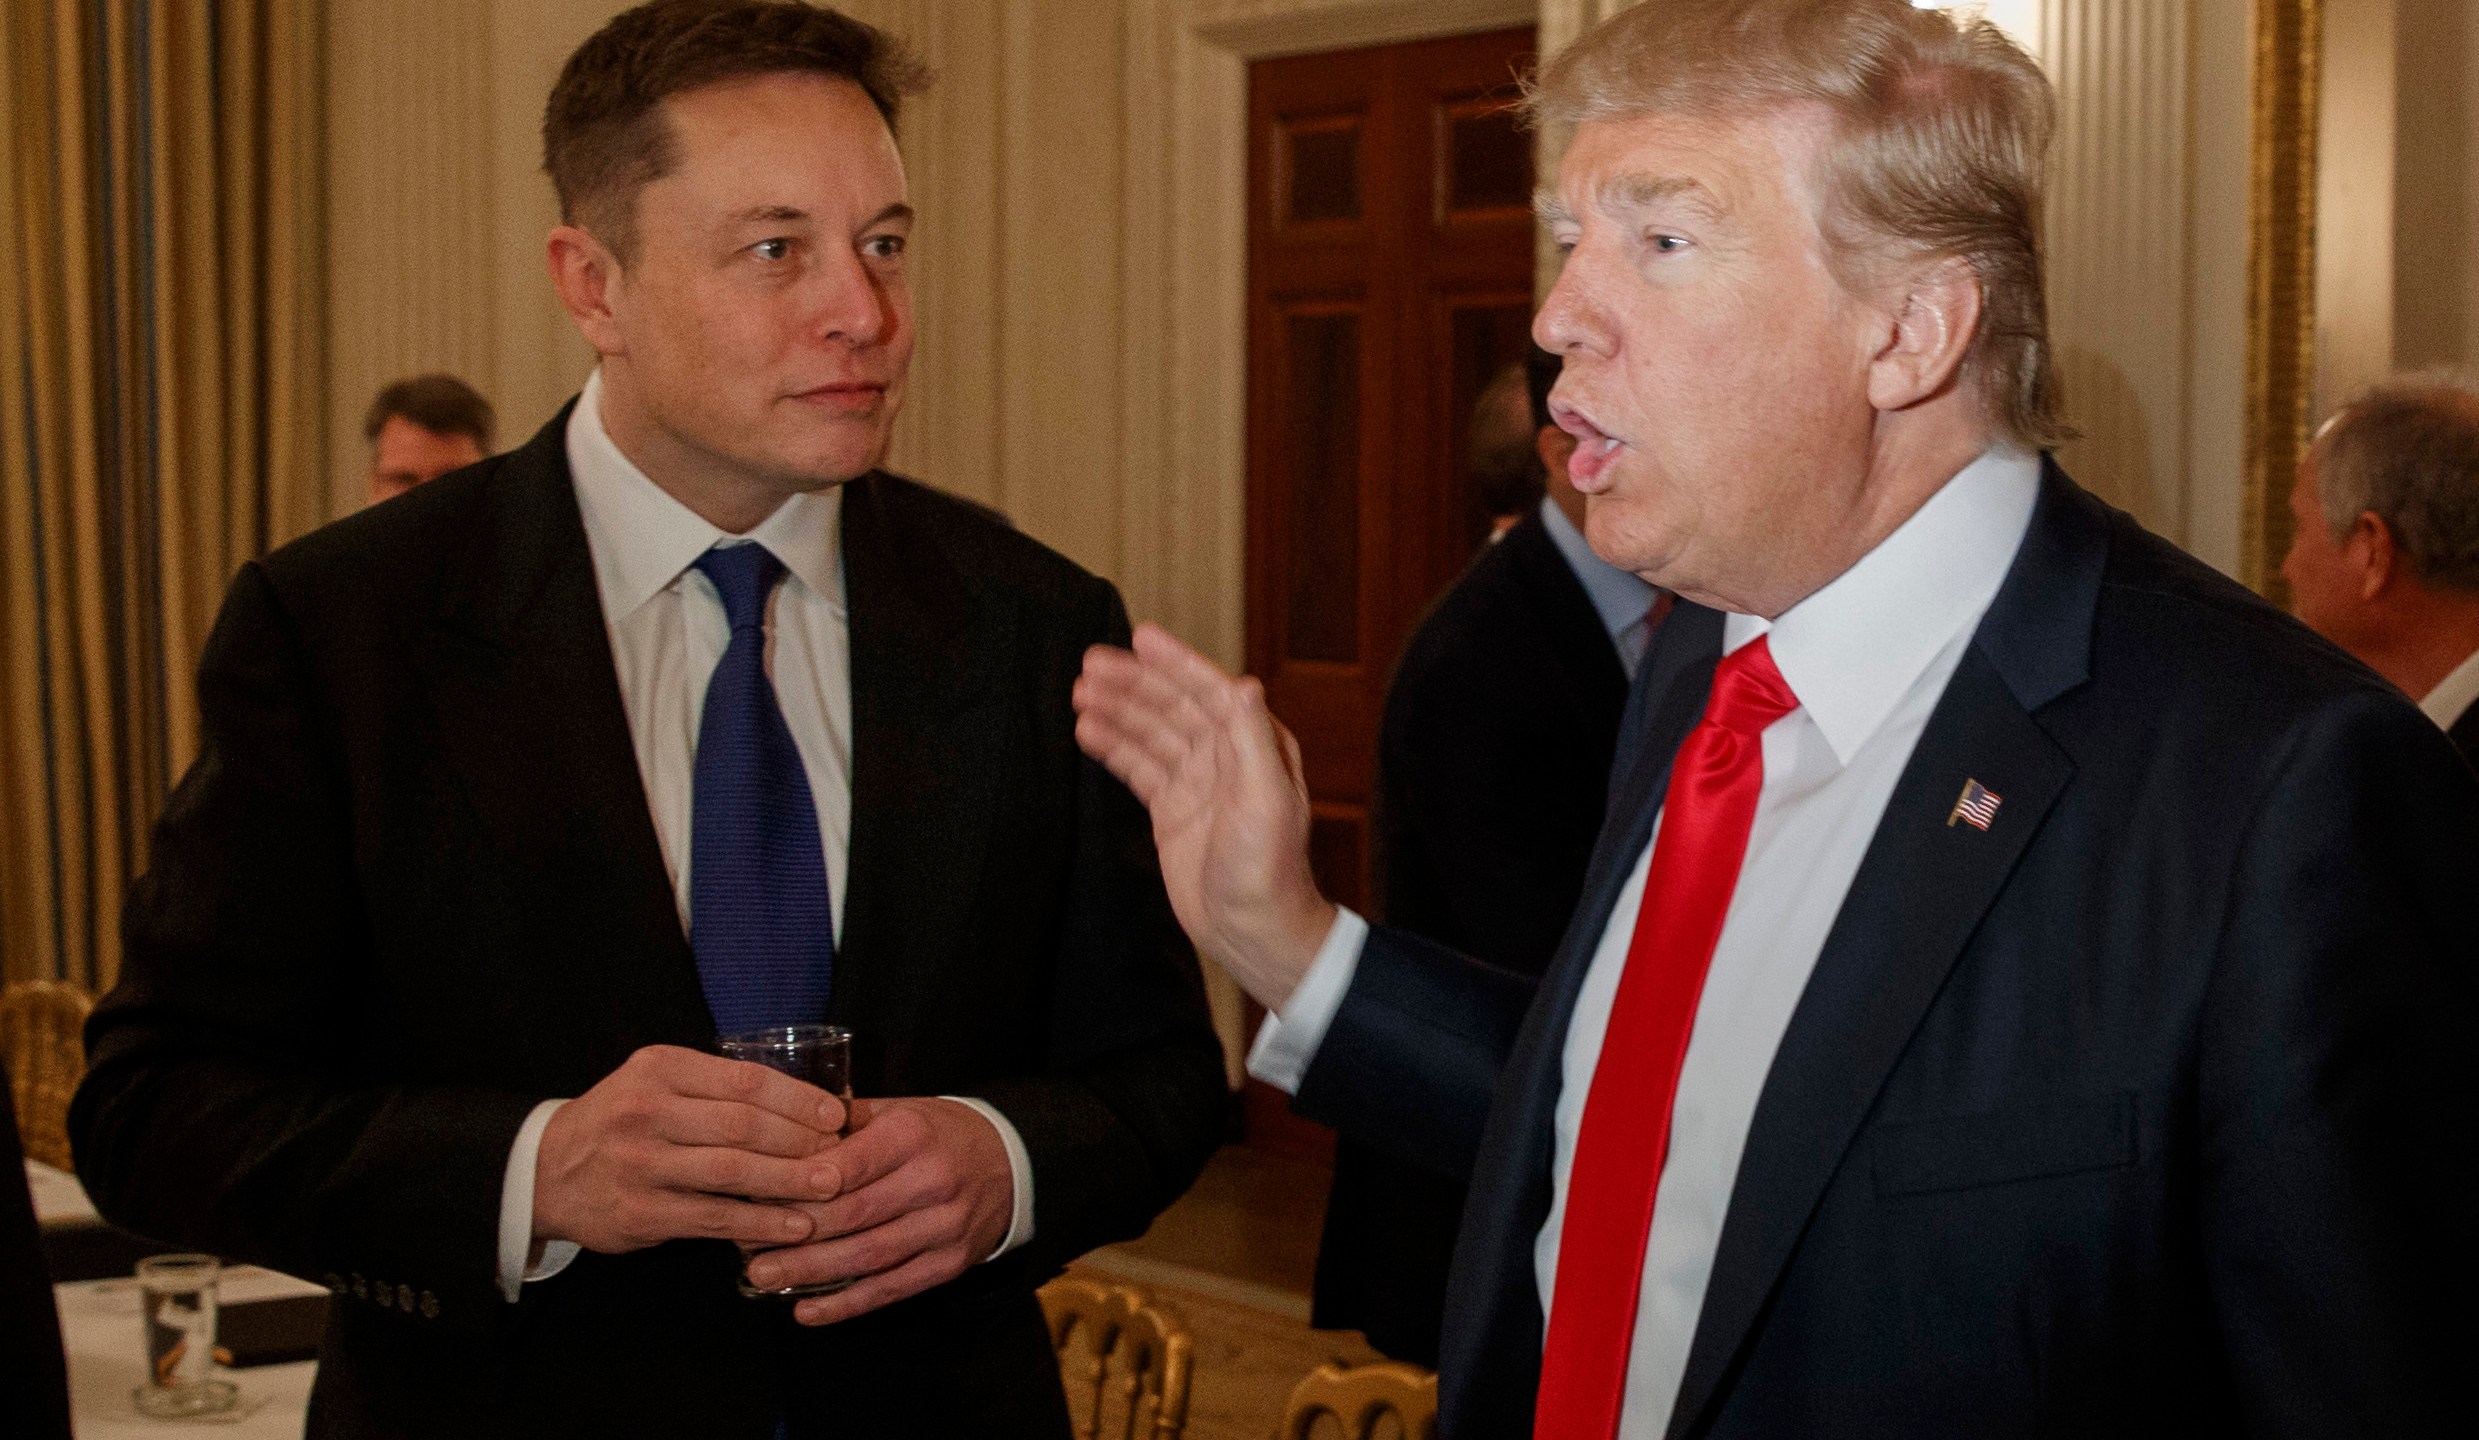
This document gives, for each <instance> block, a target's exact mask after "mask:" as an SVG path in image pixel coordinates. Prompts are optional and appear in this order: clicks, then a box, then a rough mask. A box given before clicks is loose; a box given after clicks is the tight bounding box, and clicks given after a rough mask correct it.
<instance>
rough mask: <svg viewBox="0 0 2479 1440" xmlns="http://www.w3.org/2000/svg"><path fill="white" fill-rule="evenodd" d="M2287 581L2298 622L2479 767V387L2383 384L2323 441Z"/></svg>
mask: <svg viewBox="0 0 2479 1440" xmlns="http://www.w3.org/2000/svg"><path fill="white" fill-rule="evenodd" d="M2290 515H2291V519H2292V522H2293V524H2294V526H2295V529H2294V530H2293V531H2292V533H2291V537H2290V553H2289V558H2288V559H2286V560H2285V561H2283V562H2282V565H2281V573H2282V575H2284V576H2285V577H2287V578H2288V580H2289V582H2290V605H2291V608H2292V609H2293V610H2295V611H2296V612H2297V614H2298V618H2299V619H2301V620H2304V621H2306V622H2307V623H2308V624H2309V625H2311V626H2313V627H2314V628H2315V629H2316V631H2317V633H2319V634H2321V635H2323V636H2324V638H2325V639H2327V640H2330V641H2332V642H2333V643H2334V644H2336V645H2339V646H2340V647H2341V648H2342V649H2344V650H2347V651H2349V652H2350V653H2351V654H2353V655H2355V656H2357V657H2358V658H2359V659H2361V660H2363V661H2365V662H2366V664H2367V667H2368V668H2369V669H2371V670H2373V671H2375V672H2376V673H2377V674H2379V675H2381V676H2383V677H2384V678H2385V679H2387V680H2390V681H2392V682H2393V684H2394V685H2395V686H2396V687H2398V688H2399V689H2400V690H2401V692H2402V693H2403V694H2405V695H2408V696H2410V697H2411V698H2412V699H2414V700H2417V701H2418V702H2419V709H2420V710H2422V711H2423V712H2425V713H2426V715H2427V718H2428V719H2430V720H2433V721H2435V722H2436V723H2437V724H2438V725H2440V726H2442V727H2444V730H2445V733H2446V734H2447V735H2449V736H2451V737H2452V739H2453V743H2454V745H2455V746H2456V747H2457V748H2459V749H2460V750H2461V752H2462V758H2463V759H2465V760H2468V761H2471V762H2472V763H2473V764H2474V765H2479V380H2473V379H2472V378H2471V377H2469V376H2464V375H2452V374H2434V375H2411V376H2404V377H2402V378H2400V379H2396V380H2390V381H2387V382H2385V383H2383V384H2380V385H2376V386H2373V387H2371V388H2370V389H2369V390H2368V391H2367V393H2365V394H2363V395H2361V396H2359V397H2358V398H2356V399H2354V400H2352V401H2351V402H2350V403H2349V404H2347V405H2344V406H2343V407H2341V410H2340V411H2339V412H2338V413H2337V414H2335V415H2334V416H2333V418H2332V419H2330V420H2328V421H2326V422H2325V424H2324V428H2323V430H2322V431H2320V432H2318V433H2317V435H2316V439H2315V444H2314V446H2313V447H2312V448H2311V449H2310V450H2309V451H2308V453H2307V458H2306V460H2305V462H2304V463H2302V464H2301V465H2300V466H2299V467H2298V483H2297V484H2296V485H2295V486H2294V487H2293V488H2292V490H2291V492H2290Z"/></svg>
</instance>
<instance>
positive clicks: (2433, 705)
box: [2419, 650, 2479, 730]
mask: <svg viewBox="0 0 2479 1440" xmlns="http://www.w3.org/2000/svg"><path fill="white" fill-rule="evenodd" d="M2474 703H2479V650H2474V651H2472V652H2471V653H2470V655H2468V656H2467V657H2465V658H2464V659H2463V661H2462V663H2461V664H2459V665H2456V666H2454V667H2453V672H2452V673H2451V674H2449V675H2447V676H2445V678H2444V679H2442V680H2439V681H2437V682H2436V688H2435V689H2433V690H2430V691H2428V692H2427V694H2426V695H2424V696H2422V697H2421V698H2420V700H2419V712H2420V713H2421V714H2423V715H2425V716H2427V718H2428V719H2430V720H2433V721H2435V722H2436V728H2437V729H2439V730H2450V729H2452V728H2453V722H2454V721H2456V720H2459V719H2461V718H2462V712H2463V711H2465V710H2468V709H2469V708H2470V707H2471V706H2472V705H2473V704H2474Z"/></svg>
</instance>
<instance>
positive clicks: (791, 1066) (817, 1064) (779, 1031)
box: [719, 1025, 852, 1300]
mask: <svg viewBox="0 0 2479 1440" xmlns="http://www.w3.org/2000/svg"><path fill="white" fill-rule="evenodd" d="M719 1048H720V1049H721V1050H722V1052H723V1056H724V1058H725V1059H728V1060H748V1061H753V1062H755V1063H756V1064H759V1065H763V1066H765V1067H766V1068H767V1069H769V1070H776V1071H780V1072H782V1073H783V1074H786V1075H789V1076H791V1077H792V1078H793V1079H795V1080H805V1081H807V1082H809V1083H810V1084H812V1085H815V1086H817V1087H818V1088H819V1089H821V1090H824V1091H825V1092H826V1093H828V1094H829V1095H832V1096H834V1097H836V1098H837V1099H839V1100H842V1101H844V1102H845V1103H846V1104H849V1103H851V1100H852V1032H851V1031H849V1030H846V1029H844V1028H843V1027H842V1026H840V1025H771V1026H768V1027H767V1028H766V1029H763V1030H752V1031H749V1032H747V1033H745V1034H740V1035H726V1036H724V1037H723V1038H722V1040H721V1042H720V1046H719ZM851 1128H852V1122H851V1116H850V1114H849V1113H847V1114H846V1115H845V1117H844V1129H843V1131H842V1132H840V1133H850V1131H851ZM775 1248H777V1247H775V1246H771V1245H751V1244H748V1243H746V1242H743V1243H742V1244H741V1247H740V1293H741V1294H743V1295H746V1296H748V1297H749V1298H750V1299H753V1300H760V1299H763V1300H797V1299H799V1298H801V1297H802V1296H804V1295H832V1294H834V1293H835V1292H836V1291H838V1290H842V1289H844V1288H846V1287H847V1286H849V1285H851V1283H852V1281H850V1280H828V1281H824V1282H821V1283H819V1284H815V1285H787V1286H784V1287H783V1288H781V1289H777V1290H765V1289H760V1288H759V1287H757V1286H755V1285H752V1284H750V1283H749V1261H750V1259H751V1258H752V1257H754V1256H757V1255H759V1254H761V1253H763V1252H765V1251H767V1250H771V1249H775Z"/></svg>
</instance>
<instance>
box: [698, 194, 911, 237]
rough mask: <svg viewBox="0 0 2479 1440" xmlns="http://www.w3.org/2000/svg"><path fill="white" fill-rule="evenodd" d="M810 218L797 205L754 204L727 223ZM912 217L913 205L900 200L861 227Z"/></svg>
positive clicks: (752, 223)
mask: <svg viewBox="0 0 2479 1440" xmlns="http://www.w3.org/2000/svg"><path fill="white" fill-rule="evenodd" d="M809 218H810V215H809V212H808V211H806V210H803V209H801V208H800V207H799V206H797V205H753V206H751V207H749V208H748V209H746V210H739V211H735V212H733V213H732V215H731V216H730V217H729V218H728V219H727V221H726V222H725V223H727V224H730V225H766V224H793V223H798V222H800V221H803V220H807V219H809ZM912 218H913V211H912V207H911V206H910V205H907V204H905V203H904V202H902V201H901V200H898V201H897V202H895V203H894V204H892V205H889V206H888V207H887V208H885V209H884V210H881V211H879V212H878V213H877V214H875V215H872V216H870V217H869V218H868V219H867V220H864V221H862V222H861V228H862V229H864V230H870V229H874V228H876V227H878V226H880V225H884V224H886V223H887V222H889V221H891V220H907V221H908V220H910V219H912Z"/></svg>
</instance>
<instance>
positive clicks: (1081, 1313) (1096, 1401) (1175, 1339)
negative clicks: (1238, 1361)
mask: <svg viewBox="0 0 2479 1440" xmlns="http://www.w3.org/2000/svg"><path fill="white" fill-rule="evenodd" d="M1041 1302H1042V1314H1043V1315H1044V1316H1045V1317H1047V1318H1048V1319H1049V1321H1050V1345H1051V1348H1052V1349H1053V1350H1056V1351H1057V1352H1058V1355H1059V1370H1060V1378H1061V1379H1062V1380H1064V1381H1065V1382H1066V1384H1067V1389H1068V1397H1069V1399H1070V1400H1071V1401H1074V1402H1077V1404H1078V1406H1079V1407H1080V1409H1081V1417H1080V1418H1079V1419H1078V1421H1077V1423H1076V1436H1077V1440H1102V1437H1103V1436H1105V1435H1107V1436H1110V1437H1113V1440H1179V1437H1180V1434H1181V1432H1183V1431H1185V1430H1186V1429H1187V1428H1188V1380H1189V1363H1190V1356H1191V1354H1192V1353H1193V1351H1194V1349H1195V1342H1194V1341H1193V1340H1191V1339H1190V1338H1189V1336H1188V1331H1187V1328H1186V1327H1185V1326H1183V1325H1181V1324H1180V1323H1179V1322H1178V1321H1176V1320H1173V1319H1172V1318H1170V1316H1168V1315H1166V1314H1164V1313H1163V1312H1162V1310H1161V1309H1160V1308H1158V1307H1157V1306H1155V1305H1154V1304H1153V1302H1152V1301H1151V1300H1149V1299H1148V1298H1147V1297H1146V1295H1145V1293H1144V1292H1143V1291H1141V1290H1137V1289H1134V1288H1132V1287H1130V1286H1126V1285H1101V1284H1096V1283H1095V1282H1093V1281H1091V1280H1086V1279H1083V1278H1081V1277H1079V1276H1074V1275H1063V1276H1061V1277H1060V1278H1058V1279H1056V1280H1053V1281H1051V1282H1050V1283H1049V1284H1047V1285H1044V1286H1043V1287H1042V1288H1041ZM1080 1334H1081V1335H1082V1336H1083V1337H1084V1344H1083V1346H1082V1347H1081V1348H1078V1347H1077V1346H1076V1345H1075V1343H1074V1342H1075V1340H1076V1337H1077V1336H1078V1335H1080ZM1113 1422H1115V1423H1113ZM1106 1427H1107V1428H1106Z"/></svg>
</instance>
